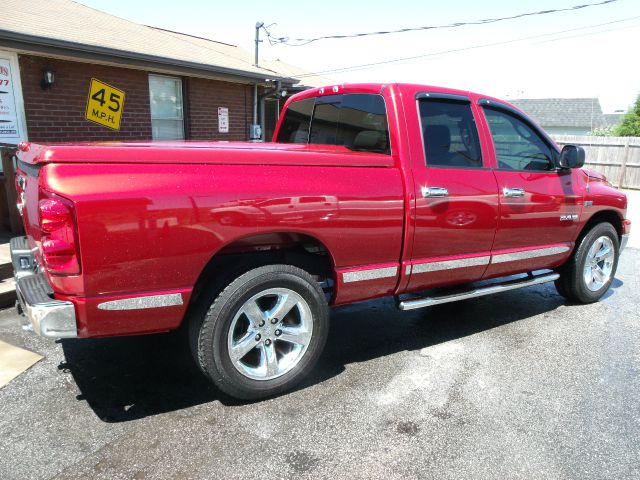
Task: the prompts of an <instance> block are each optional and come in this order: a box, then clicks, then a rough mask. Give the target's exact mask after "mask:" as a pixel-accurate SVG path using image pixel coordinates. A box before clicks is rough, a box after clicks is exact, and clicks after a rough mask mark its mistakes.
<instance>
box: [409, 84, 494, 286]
mask: <svg viewBox="0 0 640 480" xmlns="http://www.w3.org/2000/svg"><path fill="white" fill-rule="evenodd" d="M418 109H419V114H420V124H421V129H422V134H423V140H424V157H423V158H419V159H414V162H413V178H414V188H415V198H416V201H415V202H416V203H415V218H414V222H415V234H414V240H413V251H412V260H411V264H410V265H408V266H407V274H408V273H409V271H410V277H409V283H408V287H407V289H408V290H419V289H425V288H429V287H432V286H434V285H436V284H437V285H439V286H440V285H444V284H456V283H465V282H468V281H472V280H478V279H480V278H481V277H482V275H483V273H484V272H485V270H486V268H487V265H488V264H489V261H490V251H491V246H492V243H493V237H494V235H495V230H496V219H497V215H498V188H497V185H496V180H495V177H494V175H493V172H492V171H491V170H490V169H489V168H487V164H486V163H485V159H484V158H483V155H482V151H481V147H480V140H479V137H478V128H477V127H476V122H475V119H474V115H473V112H472V108H471V103H470V100H469V99H468V98H467V97H464V96H458V95H448V94H447V95H437V94H432V93H430V94H428V95H426V94H425V95H424V96H420V95H418Z"/></svg>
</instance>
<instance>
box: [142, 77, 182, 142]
mask: <svg viewBox="0 0 640 480" xmlns="http://www.w3.org/2000/svg"><path fill="white" fill-rule="evenodd" d="M149 100H150V102H151V131H152V137H153V139H154V140H183V139H184V113H183V112H184V109H183V108H182V81H181V80H180V79H179V78H175V77H165V76H164V75H149Z"/></svg>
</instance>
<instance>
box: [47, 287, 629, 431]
mask: <svg viewBox="0 0 640 480" xmlns="http://www.w3.org/2000/svg"><path fill="white" fill-rule="evenodd" d="M621 285H622V282H620V281H616V282H615V283H614V285H613V288H618V287H619V286H621ZM562 305H565V300H564V299H563V298H562V297H560V296H559V295H558V294H557V293H556V292H555V289H554V287H553V285H541V286H538V287H532V288H528V289H523V290H516V291H512V292H506V293H503V294H500V295H495V296H490V297H483V298H478V299H474V300H466V301H462V302H458V303H451V304H445V305H439V306H435V307H431V308H427V309H424V310H415V311H411V312H399V311H397V310H396V309H395V306H394V303H393V300H392V299H389V298H385V299H380V300H373V301H369V302H363V303H361V304H356V305H349V306H345V307H340V308H337V309H335V310H334V311H333V312H332V315H331V331H330V334H329V339H328V342H327V346H326V349H325V351H324V353H323V355H322V358H321V360H320V362H319V364H318V366H317V367H316V368H315V370H314V371H313V372H312V373H311V375H310V376H309V377H307V379H305V380H304V381H303V383H302V384H301V385H300V386H299V387H298V388H297V390H300V389H305V388H310V387H313V386H314V385H318V384H321V383H323V382H324V381H326V380H328V379H330V378H333V377H335V376H338V375H340V374H341V373H342V372H343V371H344V369H345V365H349V364H351V363H357V362H364V361H368V360H371V359H374V358H378V357H383V356H386V355H391V354H393V353H396V352H399V351H413V350H420V349H423V348H426V347H430V346H433V345H437V344H440V343H444V342H447V341H450V340H454V339H459V338H463V337H466V336H469V335H474V334H477V333H480V332H484V331H488V330H491V329H495V328H499V327H502V326H504V325H507V324H510V323H513V322H518V321H521V320H525V319H528V318H530V317H534V316H538V315H542V318H541V319H536V321H540V322H541V327H540V328H544V325H543V323H544V322H553V321H556V320H557V319H559V314H558V313H557V312H555V311H556V309H558V308H559V307H560V306H562ZM505 339H506V341H507V342H511V341H512V342H513V346H514V348H519V344H520V345H521V344H522V342H523V341H524V342H526V338H525V339H523V338H522V334H521V333H519V334H518V335H509V334H506V335H505ZM61 343H62V347H63V350H64V354H65V358H66V363H63V364H61V365H60V366H59V368H60V369H61V370H64V371H68V372H69V373H70V374H71V375H72V376H73V378H74V380H75V382H76V384H77V386H78V389H79V390H80V392H81V394H80V395H78V397H77V398H78V400H82V401H86V402H87V404H88V405H89V406H90V407H91V408H92V409H93V410H94V412H95V413H96V415H97V416H98V417H99V418H101V419H102V420H103V421H105V422H126V421H130V420H136V419H140V418H143V417H147V416H152V415H157V414H161V413H165V412H171V411H176V410H180V409H183V408H188V407H192V406H196V405H200V404H203V403H207V402H211V401H213V400H219V401H221V402H222V403H223V404H225V405H228V406H235V405H240V403H239V402H236V401H234V400H232V399H229V398H227V397H225V396H223V395H221V394H219V392H217V390H216V389H215V388H214V387H213V386H212V385H211V384H210V383H209V382H208V380H207V379H206V378H205V377H204V376H203V375H202V374H201V373H200V371H199V370H198V368H197V367H196V365H195V363H194V362H193V359H192V357H191V353H190V352H189V350H188V347H187V346H186V341H185V340H184V338H183V337H182V336H181V335H179V334H159V335H147V336H138V337H122V338H105V339H91V340H63V341H62V342H61ZM319 388H322V387H321V386H320V387H319Z"/></svg>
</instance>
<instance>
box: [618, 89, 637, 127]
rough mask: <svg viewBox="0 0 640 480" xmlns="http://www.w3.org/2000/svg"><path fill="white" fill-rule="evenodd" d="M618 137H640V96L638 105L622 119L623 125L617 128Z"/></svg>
mask: <svg viewBox="0 0 640 480" xmlns="http://www.w3.org/2000/svg"><path fill="white" fill-rule="evenodd" d="M615 135H616V136H617V137H640V95H638V98H637V99H636V103H635V104H634V105H633V107H631V108H630V109H629V111H628V112H627V113H626V114H625V116H624V117H623V118H622V123H620V125H618V126H617V127H616V128H615Z"/></svg>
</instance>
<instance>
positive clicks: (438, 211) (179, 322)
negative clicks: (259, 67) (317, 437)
mask: <svg viewBox="0 0 640 480" xmlns="http://www.w3.org/2000/svg"><path fill="white" fill-rule="evenodd" d="M273 140H274V141H273V142H272V143H262V144H258V143H226V142H167V143H163V142H159V143H102V144H100V143H93V144H59V145H37V144H29V143H23V144H21V145H20V147H19V151H18V153H17V157H18V159H17V167H16V185H17V191H18V198H19V200H18V201H19V205H18V207H19V209H20V211H21V212H22V216H23V221H24V227H25V231H26V236H24V237H16V238H14V239H13V240H12V241H11V250H12V259H13V264H14V269H15V278H16V283H17V292H18V296H19V308H20V309H21V310H22V311H23V312H24V314H25V315H26V318H27V319H28V325H30V326H31V327H32V328H33V330H34V331H35V332H36V333H38V334H40V335H42V336H45V337H59V338H87V337H107V336H115V335H133V334H148V333H156V332H167V331H171V330H177V329H179V328H184V332H185V339H188V340H185V341H188V342H189V343H190V345H191V349H192V352H193V355H194V359H195V361H196V363H197V364H198V365H199V367H200V368H201V370H202V372H203V373H204V374H205V375H206V376H207V377H208V378H209V379H210V380H211V381H212V382H213V383H214V384H215V385H216V386H217V387H218V388H219V389H220V390H221V391H223V392H226V393H227V394H228V395H231V396H234V397H237V398H241V399H257V398H262V397H266V396H272V395H275V394H278V393H281V392H284V391H286V390H287V389H290V388H291V387H292V386H294V385H295V384H296V383H297V382H299V381H300V380H301V379H302V378H303V377H304V376H305V375H306V374H307V373H308V372H309V371H310V370H311V369H312V368H313V366H314V364H315V363H316V361H317V359H318V357H319V355H320V353H321V351H322V349H323V346H324V344H325V341H326V338H327V332H328V328H329V307H331V306H336V305H343V304H347V303H352V302H359V301H363V300H367V299H372V298H376V297H381V296H393V297H394V298H395V299H396V304H397V306H398V308H399V309H401V310H410V309H415V308H421V307H428V306H430V305H436V304H439V303H445V302H453V301H457V300H462V299H468V298H473V297H478V296H481V295H487V294H493V293H499V292H502V291H505V290H511V289H515V288H521V287H527V286H531V285H537V284H542V283H545V282H555V285H556V287H557V290H558V292H559V294H560V295H562V296H564V297H566V298H567V299H568V300H569V301H571V302H574V303H588V302H595V301H597V300H598V299H600V298H601V297H602V295H603V294H604V293H605V292H606V291H607V289H608V288H609V286H610V285H611V282H612V280H613V278H614V275H615V272H616V267H617V263H618V258H619V255H620V252H621V250H622V249H623V248H624V246H625V243H626V241H627V239H628V235H629V231H630V228H631V224H630V221H629V220H627V219H626V218H625V215H626V208H627V199H626V196H625V195H624V194H623V193H622V192H620V191H618V190H617V189H615V188H613V187H612V186H611V185H610V184H609V182H608V181H607V180H606V178H605V177H604V176H603V175H601V174H599V173H597V172H594V171H590V170H588V169H584V168H582V167H583V164H584V160H585V158H584V157H585V152H584V150H583V149H582V148H580V147H577V146H572V145H568V146H565V147H564V148H562V149H561V150H560V149H559V148H558V146H557V145H556V144H555V143H554V141H553V140H552V139H551V138H550V137H549V136H548V135H547V134H546V133H545V132H544V131H543V130H542V129H541V128H540V127H539V126H538V125H537V124H536V123H535V122H534V121H532V120H531V119H530V118H529V117H528V116H527V115H525V114H524V113H523V112H521V111H519V110H518V109H516V108H515V107H513V106H511V105H509V104H508V103H506V102H504V101H501V100H498V99H495V98H490V97H488V96H486V95H479V94H476V93H471V92H467V91H459V90H451V89H447V88H439V87H431V86H425V85H409V84H384V85H383V84H354V85H335V86H329V87H325V88H317V89H313V90H308V91H305V92H302V93H299V94H297V95H294V96H293V97H291V98H290V99H289V100H288V101H287V103H286V105H285V108H284V110H283V113H282V115H281V118H280V121H279V123H278V126H277V128H276V131H275V134H274V139H273ZM469 306H470V307H472V304H469ZM28 325H27V326H28Z"/></svg>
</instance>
